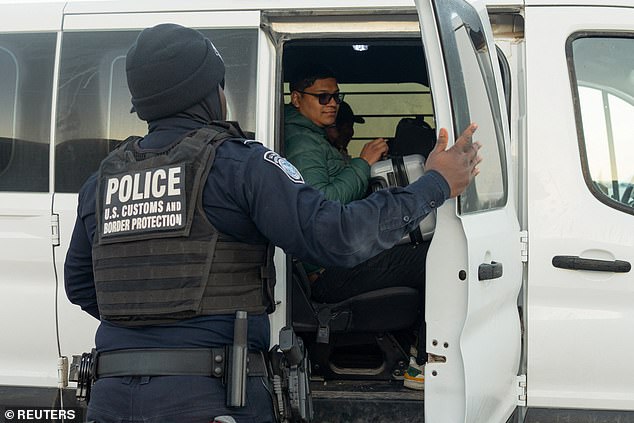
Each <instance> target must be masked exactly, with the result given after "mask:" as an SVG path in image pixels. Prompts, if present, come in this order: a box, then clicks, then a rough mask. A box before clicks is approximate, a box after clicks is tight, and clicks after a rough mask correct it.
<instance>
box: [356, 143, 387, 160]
mask: <svg viewBox="0 0 634 423" xmlns="http://www.w3.org/2000/svg"><path fill="white" fill-rule="evenodd" d="M387 149H388V148H387V141H386V140H385V138H377V139H375V140H372V141H370V142H368V143H366V144H365V145H364V146H363V148H362V149H361V153H359V157H361V158H362V159H363V160H365V161H366V162H368V164H369V165H370V166H372V165H373V164H374V163H376V162H378V161H379V160H381V159H382V158H383V157H384V156H385V155H386V154H387Z"/></svg>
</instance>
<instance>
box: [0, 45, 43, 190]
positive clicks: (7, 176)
mask: <svg viewBox="0 0 634 423" xmlns="http://www.w3.org/2000/svg"><path fill="white" fill-rule="evenodd" d="M54 57H55V34H0V191H15V192H19V191H22V192H48V173H49V170H48V169H49V168H48V158H49V143H50V127H51V101H52V92H53V64H54Z"/></svg>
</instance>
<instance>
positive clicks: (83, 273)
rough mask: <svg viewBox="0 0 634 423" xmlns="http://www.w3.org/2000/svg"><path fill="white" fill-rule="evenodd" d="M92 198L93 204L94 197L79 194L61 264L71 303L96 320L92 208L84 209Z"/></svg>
mask: <svg viewBox="0 0 634 423" xmlns="http://www.w3.org/2000/svg"><path fill="white" fill-rule="evenodd" d="M86 197H89V198H88V199H87V198H86ZM91 199H92V202H93V203H94V195H92V196H91V195H88V196H87V195H86V194H85V190H82V192H80V195H79V206H78V208H77V219H76V221H75V227H74V229H73V235H72V237H71V240H70V245H69V246H68V252H67V253H66V260H65V262H64V286H65V288H66V296H67V297H68V299H69V300H70V302H71V303H73V304H76V305H78V306H80V307H81V309H82V310H84V311H85V312H87V313H88V314H90V315H91V316H93V317H94V318H96V319H99V307H98V306H97V293H96V291H95V281H94V275H93V272H92V243H91V242H90V240H91V239H92V236H91V235H92V234H93V233H94V222H95V215H94V208H93V207H86V204H87V202H89V201H91Z"/></svg>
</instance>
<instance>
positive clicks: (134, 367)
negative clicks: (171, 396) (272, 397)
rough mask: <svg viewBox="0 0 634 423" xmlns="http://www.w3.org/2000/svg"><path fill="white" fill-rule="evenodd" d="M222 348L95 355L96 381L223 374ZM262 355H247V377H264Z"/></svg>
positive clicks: (94, 372) (225, 361)
mask: <svg viewBox="0 0 634 423" xmlns="http://www.w3.org/2000/svg"><path fill="white" fill-rule="evenodd" d="M226 363H227V360H226V351H225V349H224V348H181V349H179V348H169V349H166V348H152V349H127V350H117V351H109V352H102V353H97V357H96V360H95V361H94V362H93V365H94V366H95V368H94V370H96V371H93V375H94V377H95V379H99V378H103V377H120V376H210V377H223V376H224V375H225V372H226V369H225V367H226ZM266 368H267V367H266V361H265V360H264V356H263V355H262V353H261V352H249V353H248V355H247V376H266V375H267V372H266Z"/></svg>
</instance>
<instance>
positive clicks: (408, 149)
mask: <svg viewBox="0 0 634 423" xmlns="http://www.w3.org/2000/svg"><path fill="white" fill-rule="evenodd" d="M434 145H436V132H435V131H434V129H433V128H432V127H431V126H430V125H429V124H428V123H427V122H425V120H424V118H423V116H416V117H414V118H403V119H401V120H400V121H399V123H398V125H396V132H395V134H394V138H393V139H391V140H389V141H388V147H389V154H390V156H392V157H394V156H408V155H410V154H422V155H423V156H424V157H425V158H427V157H429V153H430V152H431V151H432V150H433V149H434Z"/></svg>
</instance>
